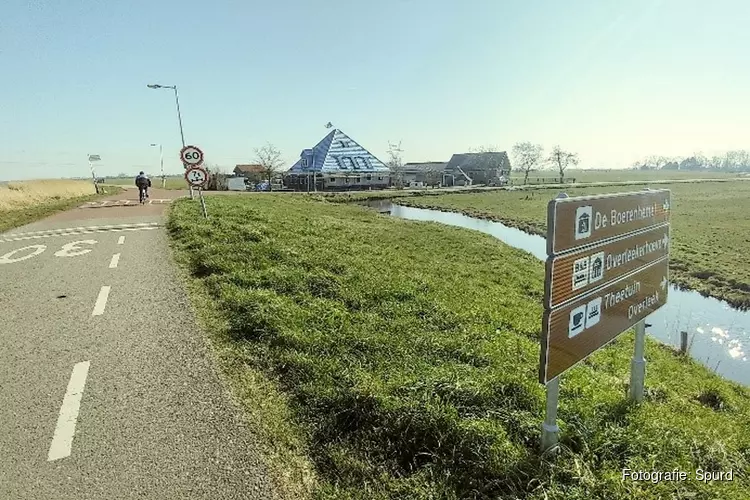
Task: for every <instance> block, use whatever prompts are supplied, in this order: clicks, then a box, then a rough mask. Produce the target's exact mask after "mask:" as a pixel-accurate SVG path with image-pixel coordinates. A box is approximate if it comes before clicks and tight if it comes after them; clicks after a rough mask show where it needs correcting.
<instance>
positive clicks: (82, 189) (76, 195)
mask: <svg viewBox="0 0 750 500" xmlns="http://www.w3.org/2000/svg"><path fill="white" fill-rule="evenodd" d="M119 190H120V188H117V187H111V188H108V189H107V192H106V193H102V194H101V195H97V194H96V189H95V188H94V185H93V184H92V183H91V182H89V181H74V180H62V179H59V180H52V179H50V180H34V181H17V182H9V183H7V184H3V185H0V232H2V231H7V230H8V229H13V228H15V227H19V226H23V225H24V224H28V223H30V222H34V221H35V220H39V219H42V218H44V217H47V216H48V215H52V214H54V213H56V212H61V211H64V210H68V209H70V208H74V207H76V206H78V205H80V204H81V203H85V202H87V201H92V200H95V199H97V198H99V197H100V196H104V195H105V194H106V195H112V194H117V192H118V191H119Z"/></svg>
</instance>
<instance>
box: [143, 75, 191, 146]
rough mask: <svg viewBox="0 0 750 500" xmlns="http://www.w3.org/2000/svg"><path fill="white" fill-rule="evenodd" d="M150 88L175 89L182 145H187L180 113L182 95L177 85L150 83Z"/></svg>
mask: <svg viewBox="0 0 750 500" xmlns="http://www.w3.org/2000/svg"><path fill="white" fill-rule="evenodd" d="M146 86H147V87H148V88H150V89H172V90H174V101H175V103H176V104H177V121H178V122H179V123H180V138H181V139H182V147H183V148H184V147H185V134H184V132H183V131H182V115H181V114H180V96H179V95H178V94H177V85H158V84H153V83H152V84H150V85H146Z"/></svg>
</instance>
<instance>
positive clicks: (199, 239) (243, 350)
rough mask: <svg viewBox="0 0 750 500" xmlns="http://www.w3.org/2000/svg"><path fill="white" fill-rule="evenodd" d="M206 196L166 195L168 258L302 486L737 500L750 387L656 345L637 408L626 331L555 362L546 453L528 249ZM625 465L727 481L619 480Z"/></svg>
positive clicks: (536, 289)
mask: <svg viewBox="0 0 750 500" xmlns="http://www.w3.org/2000/svg"><path fill="white" fill-rule="evenodd" d="M511 195H512V196H515V198H513V199H509V200H510V201H508V202H507V203H508V204H511V205H513V204H515V203H516V200H518V194H517V193H511ZM676 198H678V197H677V196H676ZM476 199H480V198H476ZM206 202H207V204H208V212H209V214H211V218H210V219H208V220H205V219H203V218H202V217H201V216H200V213H199V210H200V208H199V206H198V204H196V203H191V202H190V201H188V200H178V201H176V202H175V203H174V204H173V206H172V208H171V211H170V216H169V221H168V230H169V232H170V235H171V237H172V239H173V245H174V250H175V255H176V257H177V259H178V261H179V262H181V263H182V265H183V266H184V269H185V270H186V272H187V273H188V274H189V276H190V278H189V279H188V281H189V283H190V287H191V289H192V290H193V292H194V293H193V299H194V304H195V306H196V307H197V309H198V311H199V313H200V315H201V316H202V317H204V318H205V317H210V318H213V319H212V321H211V322H209V323H208V326H209V327H210V331H211V332H212V339H213V342H214V347H215V348H216V349H217V352H219V353H220V357H221V359H222V360H223V361H222V366H223V368H224V373H225V375H227V376H228V377H230V379H231V380H232V387H233V389H234V392H235V394H239V395H240V397H239V399H240V400H241V401H242V402H243V404H244V405H245V407H246V408H247V413H248V415H249V417H248V418H249V419H250V420H251V421H252V422H253V423H254V428H255V430H256V432H257V433H258V435H259V436H260V439H261V440H262V441H264V442H265V443H267V449H270V450H272V453H271V454H270V455H271V456H272V467H271V470H273V471H276V472H275V473H276V474H280V475H283V476H284V478H285V480H282V481H280V482H281V483H284V482H285V481H286V483H288V484H291V485H292V486H289V488H290V489H291V490H294V491H296V494H298V495H299V496H298V498H302V497H304V495H305V494H306V493H309V492H310V491H313V494H312V496H314V497H316V498H325V499H362V500H364V499H368V500H369V499H425V500H426V499H449V500H458V499H489V498H519V499H534V500H541V499H592V498H593V499H602V500H604V499H606V500H618V499H622V500H625V499H628V500H630V499H632V498H639V499H654V500H655V499H663V498H721V499H725V500H729V499H737V500H740V499H742V500H746V499H747V492H748V491H750V478H749V477H748V475H747V474H748V470H749V467H750V422H749V421H748V418H747V416H748V415H749V414H750V391H749V390H748V389H747V388H743V387H740V386H739V385H737V384H734V383H731V382H728V381H724V380H722V379H721V378H719V377H718V376H716V375H715V374H713V373H711V372H710V371H709V370H707V369H705V368H704V367H702V366H700V365H699V364H697V363H695V362H693V361H691V360H690V359H687V358H684V357H681V356H679V355H677V354H675V353H674V352H673V351H671V350H670V349H668V348H667V347H664V346H661V345H659V344H658V343H656V342H652V341H651V340H648V341H647V342H648V343H647V352H648V356H649V369H648V373H647V380H646V384H647V398H646V401H645V402H644V403H643V404H641V405H632V404H629V403H628V402H627V400H626V398H625V395H626V390H627V381H628V374H629V365H630V357H631V355H632V342H633V337H632V334H630V333H628V334H625V335H623V336H622V337H621V339H619V340H618V341H615V342H614V343H612V344H611V345H610V346H608V347H606V348H604V349H602V350H601V351H599V352H598V353H596V354H595V355H593V356H592V357H590V358H589V359H588V360H587V361H585V362H584V363H582V364H581V365H580V366H578V367H576V368H574V369H572V370H571V371H570V372H568V373H567V374H566V375H565V376H564V377H563V381H562V384H561V393H560V405H559V408H560V410H559V425H560V426H561V431H562V435H561V442H562V449H561V453H560V455H559V456H558V457H557V458H554V457H546V456H544V457H543V456H540V455H539V452H538V446H539V436H540V424H541V421H542V418H543V408H544V390H543V387H542V386H541V385H540V384H539V383H538V382H537V376H538V375H537V373H538V370H537V367H538V362H539V335H540V325H541V314H542V309H541V298H542V294H543V274H544V273H543V265H542V263H541V262H539V261H537V260H536V259H535V258H534V257H532V256H531V255H529V254H526V253H524V252H521V251H519V250H516V249H513V248H511V247H509V246H507V245H505V244H503V243H502V242H500V241H498V240H496V239H495V238H493V237H491V236H489V235H483V234H478V233H476V232H473V231H470V230H464V229H461V228H454V227H448V226H442V225H439V224H437V223H424V222H413V221H407V220H401V219H395V218H390V217H388V216H383V215H378V214H377V213H375V212H374V211H370V210H367V209H365V208H362V207H359V206H354V205H345V204H338V203H330V202H326V201H316V200H313V199H306V198H302V197H297V196H283V195H268V196H262V197H248V196H221V197H219V196H215V197H207V198H206ZM677 202H678V203H680V204H683V205H684V204H685V201H684V200H683V201H679V198H678V201H677ZM462 203H463V202H462ZM493 203H494V202H493ZM530 203H531V202H530ZM488 204H489V202H488ZM491 206H494V205H491ZM696 210H697V209H696ZM305 455H306V456H307V457H309V460H310V461H311V462H312V464H314V471H313V472H310V471H309V470H308V469H306V468H305V465H304V464H305V463H306V461H305V459H304V456H305ZM290 457H291V458H293V459H290ZM625 467H627V468H630V469H633V470H648V471H651V470H663V471H666V470H671V469H673V468H675V467H677V468H680V469H681V470H683V471H686V472H689V473H690V474H691V477H692V474H693V472H694V471H695V470H696V469H697V468H702V469H708V470H712V471H729V470H732V471H734V480H733V481H731V482H730V481H724V482H713V483H702V482H699V481H696V480H694V479H693V480H688V481H685V482H683V483H670V482H661V483H658V484H652V483H649V482H645V481H644V482H634V481H630V480H627V481H623V480H622V469H623V468H625ZM311 477H316V478H317V479H316V481H313V480H312V479H310V478H311ZM303 479H305V480H306V481H307V482H305V484H306V485H307V486H306V487H304V488H303V487H300V488H298V489H296V490H295V488H294V484H295V483H296V482H299V483H300V484H301V483H302V482H303ZM290 497H291V496H290Z"/></svg>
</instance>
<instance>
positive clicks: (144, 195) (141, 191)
mask: <svg viewBox="0 0 750 500" xmlns="http://www.w3.org/2000/svg"><path fill="white" fill-rule="evenodd" d="M146 198H148V194H147V193H146V188H138V201H139V202H140V204H141V205H144V204H145V203H146Z"/></svg>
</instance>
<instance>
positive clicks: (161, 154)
mask: <svg viewBox="0 0 750 500" xmlns="http://www.w3.org/2000/svg"><path fill="white" fill-rule="evenodd" d="M156 146H159V164H160V166H161V188H162V189H166V187H167V178H166V177H164V151H163V150H162V147H161V144H151V147H156Z"/></svg>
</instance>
